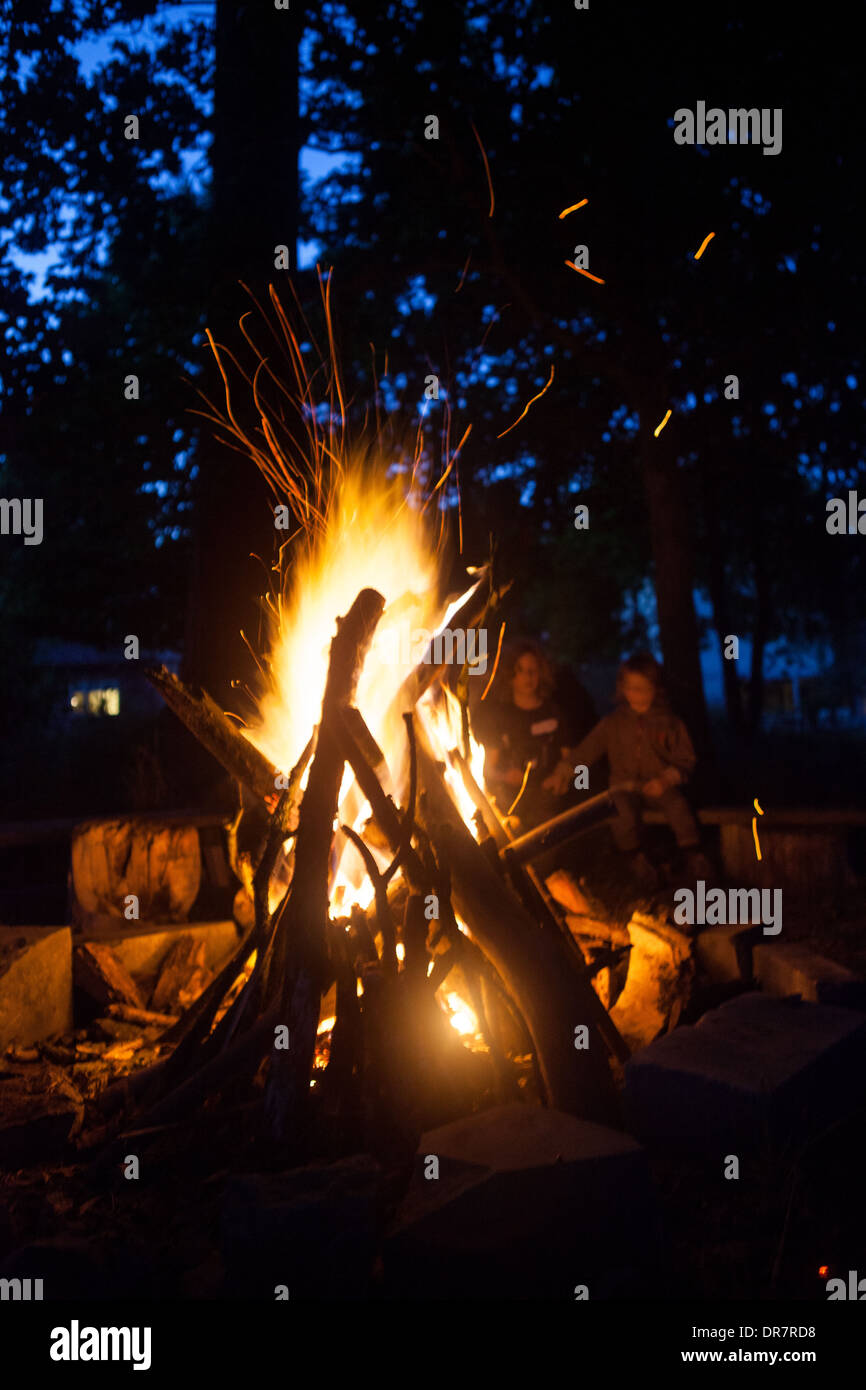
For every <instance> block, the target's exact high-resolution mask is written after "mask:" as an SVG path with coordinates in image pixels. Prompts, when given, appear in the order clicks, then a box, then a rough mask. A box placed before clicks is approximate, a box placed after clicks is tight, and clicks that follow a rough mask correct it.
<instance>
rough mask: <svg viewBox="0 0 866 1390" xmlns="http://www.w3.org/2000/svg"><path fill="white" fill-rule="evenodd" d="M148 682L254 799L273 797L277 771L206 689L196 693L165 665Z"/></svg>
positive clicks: (154, 672) (152, 672)
mask: <svg viewBox="0 0 866 1390" xmlns="http://www.w3.org/2000/svg"><path fill="white" fill-rule="evenodd" d="M145 675H146V676H147V679H148V680H149V681H150V683H151V685H152V686H154V688H155V689H156V690H158V691H159V693H160V695H161V696H162V698H163V699H164V700H165V703H166V704H167V705H168V707H169V709H172V710H174V712H175V714H176V715H177V717H178V719H180V720H181V721H182V722H183V723H184V724H185V725H186V727H187V728H188V729H189V731H190V733H191V734H194V735H195V737H196V738H197V739H198V741H199V743H201V744H202V745H203V746H204V747H205V748H206V749H207V750H208V752H209V753H212V754H213V756H214V757H215V758H216V760H217V762H219V763H222V766H223V767H224V768H225V769H226V771H227V772H230V773H231V775H232V777H234V778H235V779H236V781H238V782H243V784H244V786H245V787H248V788H249V790H250V791H251V792H252V793H253V795H254V796H259V797H262V798H264V797H266V796H270V795H271V794H272V793H273V792H274V789H275V787H276V781H275V779H276V777H277V775H278V771H277V769H276V768H274V767H271V765H270V763H269V762H268V760H267V758H265V757H264V756H263V755H262V754H261V753H260V752H259V750H258V749H257V748H254V747H253V745H252V744H251V743H250V741H249V739H246V738H244V736H243V734H242V733H241V731H240V729H239V728H238V727H237V725H235V724H233V723H232V721H231V720H230V719H229V717H228V715H225V714H223V712H222V710H221V709H220V708H219V706H218V705H217V704H216V703H215V702H214V701H213V700H212V699H211V697H210V695H208V693H207V691H206V690H194V689H192V688H191V687H189V686H186V685H184V683H183V681H181V680H179V679H178V677H177V676H175V675H174V674H173V672H171V671H169V670H168V668H167V667H166V666H162V667H160V669H159V670H158V671H157V670H154V669H151V670H148V671H146V672H145Z"/></svg>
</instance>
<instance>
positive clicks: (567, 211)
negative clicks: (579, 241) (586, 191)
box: [559, 198, 589, 222]
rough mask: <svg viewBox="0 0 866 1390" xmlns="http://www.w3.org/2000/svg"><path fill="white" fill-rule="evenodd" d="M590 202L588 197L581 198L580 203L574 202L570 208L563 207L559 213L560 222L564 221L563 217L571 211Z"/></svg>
mask: <svg viewBox="0 0 866 1390" xmlns="http://www.w3.org/2000/svg"><path fill="white" fill-rule="evenodd" d="M588 202H589V199H588V198H581V200H580V202H579V203H572V205H571V207H570V208H563V209H562V212H561V213H560V214H559V220H560V222H561V221H562V219H563V217H567V216H568V214H569V213H570V212H577V209H578V208H583V207H586V205H587V203H588Z"/></svg>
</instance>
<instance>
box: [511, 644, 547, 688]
mask: <svg viewBox="0 0 866 1390" xmlns="http://www.w3.org/2000/svg"><path fill="white" fill-rule="evenodd" d="M524 656H533V657H535V660H536V661H537V662H538V693H539V695H540V696H541V698H542V699H543V700H546V699H547V698H548V697H549V696H550V695H552V694H553V687H554V685H555V684H556V678H555V676H554V674H553V667H552V665H551V664H550V661H549V660H548V659H547V657H546V656H545V654H544V652H543V651H542V649H541V647H540V646H539V645H538V643H537V642H531V641H526V642H520V643H518V645H517V646H516V647H515V648H514V650H513V652H512V653H511V656H510V658H509V661H508V666H507V668H506V669H507V672H508V680H509V683H510V682H511V681H512V680H513V679H514V673H515V671H516V670H517V663H518V661H520V659H521V657H524Z"/></svg>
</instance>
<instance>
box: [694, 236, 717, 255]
mask: <svg viewBox="0 0 866 1390" xmlns="http://www.w3.org/2000/svg"><path fill="white" fill-rule="evenodd" d="M715 235H716V234H715V232H710V234H709V236H705V237H704V239H703V241H702V242H701V245H700V250H698V251H696V252H695V260H696V261H699V260H700V259H701V256H702V255H703V254H704V252H705V251H706V249H707V247H708V246H709V244H710V242H711V241H712V239H713V237H714V236H715Z"/></svg>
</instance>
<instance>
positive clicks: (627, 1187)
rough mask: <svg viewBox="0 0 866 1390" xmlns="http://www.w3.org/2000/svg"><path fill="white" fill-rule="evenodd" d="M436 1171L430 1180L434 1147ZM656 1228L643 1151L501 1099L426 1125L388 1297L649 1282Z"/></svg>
mask: <svg viewBox="0 0 866 1390" xmlns="http://www.w3.org/2000/svg"><path fill="white" fill-rule="evenodd" d="M433 1156H435V1158H436V1159H437V1160H438V1165H439V1167H438V1171H439V1176H438V1177H433V1178H428V1177H426V1176H425V1171H430V1160H431V1157H433ZM657 1240H658V1230H657V1213H656V1208H655V1202H654V1198H653V1195H652V1190H651V1187H650V1181H649V1173H648V1169H647V1165H646V1160H645V1155H644V1152H643V1150H642V1149H641V1148H640V1147H639V1145H637V1144H636V1143H635V1142H634V1140H633V1139H631V1138H630V1137H629V1136H628V1135H625V1134H621V1133H619V1132H617V1131H616V1130H611V1129H606V1128H604V1127H603V1126H602V1125H596V1124H590V1123H588V1122H587V1121H584V1120H578V1119H575V1118H574V1116H572V1115H564V1114H562V1113H560V1112H559V1111H555V1110H547V1109H544V1108H542V1107H538V1106H529V1105H526V1106H524V1105H506V1106H499V1107H497V1108H495V1109H492V1110H486V1111H484V1112H483V1113H481V1114H478V1115H472V1116H469V1117H467V1118H465V1119H462V1120H456V1121H454V1122H453V1123H452V1124H448V1125H444V1126H442V1127H441V1128H440V1129H436V1130H432V1131H430V1132H428V1133H427V1134H425V1135H423V1136H422V1138H421V1142H420V1144H419V1146H418V1151H417V1154H416V1159H415V1171H414V1174H413V1177H412V1182H411V1185H410V1188H409V1191H408V1193H407V1195H406V1197H405V1199H404V1201H403V1203H402V1205H401V1207H400V1210H399V1212H398V1214H397V1218H396V1221H395V1223H394V1225H393V1227H392V1229H391V1231H390V1233H389V1235H388V1238H387V1241H386V1245H385V1256H384V1268H385V1285H386V1291H387V1293H388V1294H389V1295H390V1296H391V1297H395V1298H401V1297H403V1298H422V1299H425V1300H428V1301H429V1300H430V1299H449V1298H452V1299H467V1298H470V1299H478V1298H509V1299H528V1298H553V1299H565V1300H568V1301H572V1300H573V1299H574V1290H575V1287H576V1286H577V1285H579V1284H585V1285H587V1288H588V1292H589V1297H590V1298H591V1299H592V1298H604V1297H608V1296H610V1295H612V1294H614V1293H625V1292H633V1293H637V1292H639V1291H641V1290H643V1291H644V1292H646V1291H647V1290H648V1289H649V1288H651V1287H652V1283H651V1281H652V1274H653V1271H654V1270H655V1267H656V1263H657V1257H658V1250H657Z"/></svg>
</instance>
